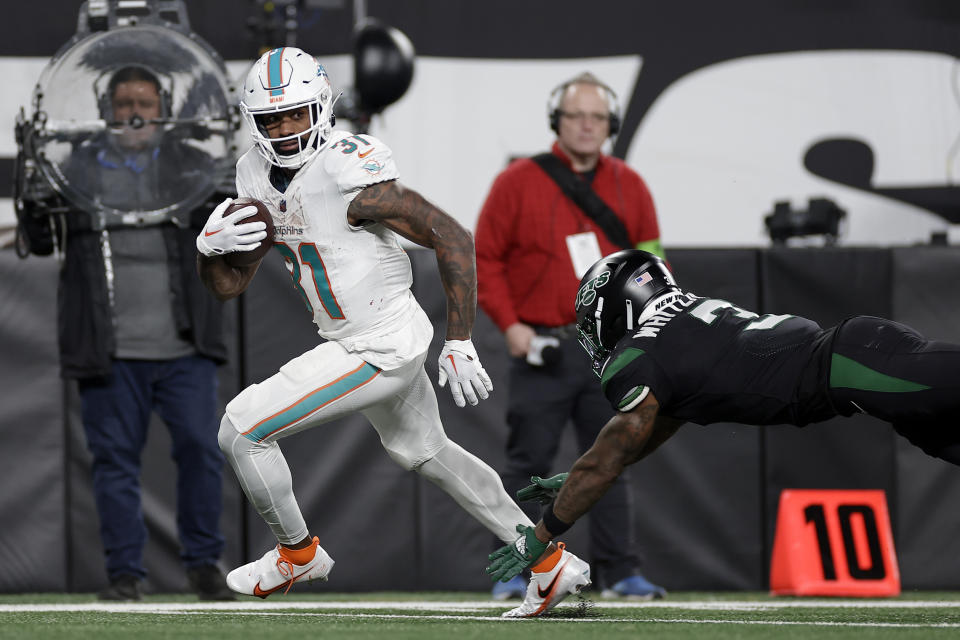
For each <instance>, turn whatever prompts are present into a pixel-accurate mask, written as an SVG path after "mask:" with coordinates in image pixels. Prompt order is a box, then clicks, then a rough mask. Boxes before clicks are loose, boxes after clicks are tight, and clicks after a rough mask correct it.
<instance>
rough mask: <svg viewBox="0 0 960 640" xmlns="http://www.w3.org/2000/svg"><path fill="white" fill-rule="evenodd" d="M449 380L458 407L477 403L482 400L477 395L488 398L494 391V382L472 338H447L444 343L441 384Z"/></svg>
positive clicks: (441, 356)
mask: <svg viewBox="0 0 960 640" xmlns="http://www.w3.org/2000/svg"><path fill="white" fill-rule="evenodd" d="M447 380H450V393H452V394H453V401H454V402H456V403H457V406H458V407H463V406H466V402H469V403H470V404H471V405H476V404H477V403H478V402H480V400H478V399H477V395H479V396H480V397H481V398H482V399H484V400H486V399H487V398H489V397H490V392H491V391H493V382H491V381H490V376H488V375H487V372H486V371H484V370H483V365H481V364H480V358H479V357H478V356H477V350H476V349H474V348H473V341H471V340H447V341H446V342H444V343H443V351H441V352H440V380H439V383H440V386H441V387H443V386H444V385H445V384H447ZM464 397H466V402H464Z"/></svg>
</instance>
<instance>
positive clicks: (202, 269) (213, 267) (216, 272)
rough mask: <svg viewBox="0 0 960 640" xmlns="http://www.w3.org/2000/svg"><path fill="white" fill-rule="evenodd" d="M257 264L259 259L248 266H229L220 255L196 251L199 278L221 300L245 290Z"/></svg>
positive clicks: (255, 271) (235, 295)
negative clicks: (202, 253) (206, 254)
mask: <svg viewBox="0 0 960 640" xmlns="http://www.w3.org/2000/svg"><path fill="white" fill-rule="evenodd" d="M259 266H260V261H257V262H256V263H254V264H252V265H250V266H248V267H231V266H230V265H229V264H227V263H226V261H225V260H224V259H223V257H222V256H210V257H208V256H204V255H201V254H200V253H197V273H198V274H200V280H201V282H203V284H204V286H206V287H207V289H209V290H210V291H212V292H213V295H215V296H216V297H217V299H218V300H220V301H221V302H222V301H225V300H230V299H231V298H236V297H237V296H239V295H240V294H241V293H243V292H244V291H246V289H247V286H248V285H249V284H250V281H251V280H253V276H254V275H255V274H256V273H257V268H258V267H259Z"/></svg>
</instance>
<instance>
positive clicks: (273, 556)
mask: <svg viewBox="0 0 960 640" xmlns="http://www.w3.org/2000/svg"><path fill="white" fill-rule="evenodd" d="M313 546H314V547H315V549H316V551H315V553H314V555H313V560H311V561H310V562H308V563H307V564H294V563H293V562H291V561H290V560H288V559H287V558H286V557H285V556H284V555H283V553H282V551H281V547H280V545H279V544H278V545H277V546H276V547H275V548H273V549H271V550H270V551H267V552H266V553H265V554H263V557H262V558H260V559H259V560H256V561H254V562H248V563H247V564H245V565H243V566H242V567H237V568H236V569H234V570H233V571H231V572H230V573H228V574H227V586H228V587H230V588H231V589H233V590H234V591H236V592H237V593H242V594H245V595H248V596H257V597H259V598H266V597H267V596H268V595H270V594H271V593H273V592H274V591H278V590H280V589H284V587H286V588H285V589H284V591H283V592H284V593H286V592H287V591H289V590H290V587H292V586H293V583H294V582H312V581H313V580H326V579H327V576H328V575H330V571H331V569H333V559H332V558H331V557H330V555H329V554H328V553H327V552H326V551H324V550H323V547H321V546H320V540H319V539H318V538H316V537H314V539H313Z"/></svg>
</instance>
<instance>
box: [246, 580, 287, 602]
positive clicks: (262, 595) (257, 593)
mask: <svg viewBox="0 0 960 640" xmlns="http://www.w3.org/2000/svg"><path fill="white" fill-rule="evenodd" d="M286 584H287V583H286V582H284V583H282V584H278V585H277V586H275V587H274V588H273V589H268V590H266V591H263V590H261V589H260V583H259V582H258V583H257V584H256V585H254V587H253V595H255V596H257V597H258V598H266V597H267V596H268V595H270V594H271V593H273V592H274V591H276V590H277V589H280V588H282V587H284V586H286Z"/></svg>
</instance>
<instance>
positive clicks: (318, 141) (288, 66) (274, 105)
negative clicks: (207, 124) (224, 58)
mask: <svg viewBox="0 0 960 640" xmlns="http://www.w3.org/2000/svg"><path fill="white" fill-rule="evenodd" d="M337 97H339V96H336V97H335V96H334V93H333V87H332V86H331V84H330V80H329V78H328V77H327V72H326V71H325V70H324V68H323V66H322V65H321V64H320V63H319V62H317V60H316V58H314V57H313V56H311V55H309V54H307V53H306V52H304V51H301V50H300V49H297V48H295V47H280V48H278V49H273V50H272V51H268V52H267V53H265V54H263V55H262V56H261V57H260V59H259V60H258V61H257V62H255V63H254V65H253V67H252V68H251V69H250V72H249V73H248V74H247V78H246V80H245V81H244V83H243V98H242V100H241V101H240V112H241V113H242V114H243V116H244V118H245V119H246V121H247V124H248V125H249V128H250V133H251V135H252V136H253V140H254V143H255V144H256V146H257V150H258V151H259V152H260V154H261V155H262V156H263V157H264V158H266V159H267V160H268V161H269V162H270V163H271V164H274V165H276V166H278V167H286V168H291V169H296V168H299V167H301V166H303V165H304V164H306V163H307V162H308V161H309V160H310V159H311V158H313V157H314V156H315V155H316V154H317V153H319V152H320V151H321V150H322V149H323V148H324V145H325V144H326V142H327V140H329V139H330V132H331V130H332V129H333V124H334V117H333V105H334V103H335V102H336V100H337ZM298 107H308V111H309V114H310V126H309V128H308V129H306V130H305V131H301V132H299V133H296V134H293V135H290V136H285V137H283V138H271V137H270V136H269V135H267V133H266V129H265V128H264V127H262V126H261V122H260V121H262V119H263V116H265V115H268V114H279V113H282V112H285V111H289V110H290V109H295V108H298ZM288 140H297V150H292V149H291V150H290V151H284V152H283V153H279V152H278V151H277V146H279V145H280V144H281V143H283V142H285V141H288Z"/></svg>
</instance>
